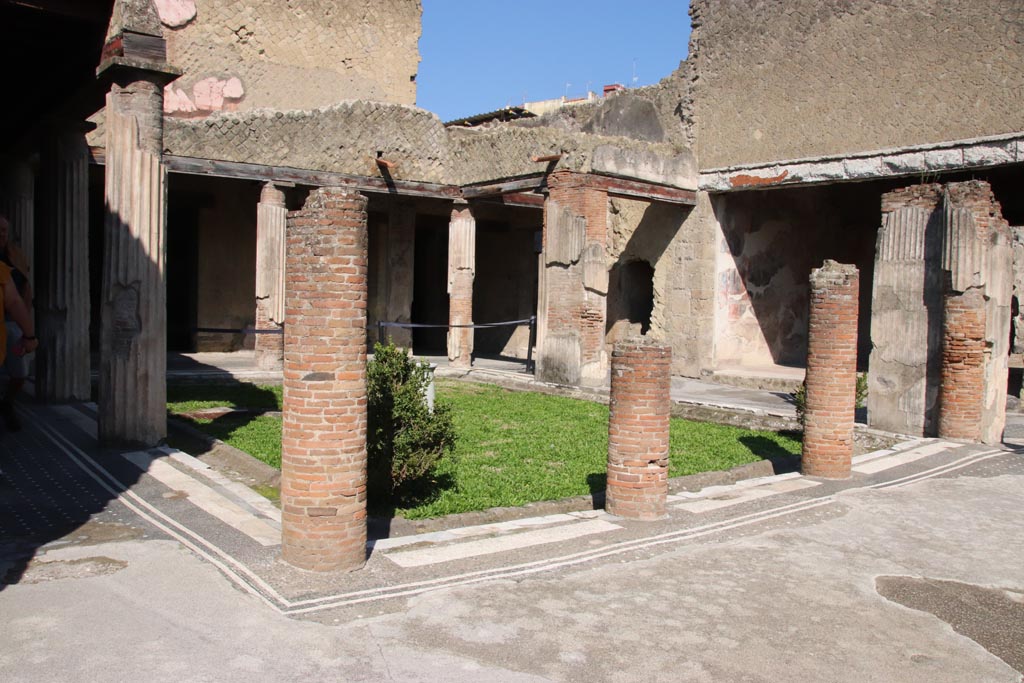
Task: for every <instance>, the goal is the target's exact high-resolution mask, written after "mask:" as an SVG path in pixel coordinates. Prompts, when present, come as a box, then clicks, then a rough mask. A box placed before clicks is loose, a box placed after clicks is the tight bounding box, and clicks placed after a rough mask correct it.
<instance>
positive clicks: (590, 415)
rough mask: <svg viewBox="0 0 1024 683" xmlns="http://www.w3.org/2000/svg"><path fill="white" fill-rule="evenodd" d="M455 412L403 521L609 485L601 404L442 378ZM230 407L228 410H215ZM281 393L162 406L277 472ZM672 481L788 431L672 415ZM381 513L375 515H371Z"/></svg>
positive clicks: (761, 455)
mask: <svg viewBox="0 0 1024 683" xmlns="http://www.w3.org/2000/svg"><path fill="white" fill-rule="evenodd" d="M437 394H438V397H439V398H440V399H442V400H448V401H450V402H451V403H452V404H453V406H454V415H455V428H456V432H457V434H458V443H457V445H456V449H455V457H454V458H451V459H446V460H444V461H442V463H441V464H440V465H439V467H438V469H437V471H436V472H435V474H434V476H433V477H432V478H431V480H430V481H428V482H424V484H423V485H421V486H418V487H416V488H415V489H414V490H412V491H411V492H410V495H408V496H407V497H406V499H405V500H404V501H402V502H401V503H399V505H398V507H396V508H389V509H387V510H381V509H379V506H374V505H373V500H374V498H375V497H376V496H375V495H374V492H373V491H371V492H370V499H371V512H377V513H381V512H384V513H389V514H390V513H394V514H396V515H399V516H402V517H405V518H408V519H421V518H427V517H438V516H442V515H448V514H453V513H461V512H469V511H478V510H486V509H489V508H495V507H514V506H520V505H524V504H527V503H534V502H538V501H550V500H558V499H562V498H571V497H574V496H583V495H595V494H599V493H600V492H602V491H603V490H604V488H605V476H604V474H605V464H606V457H607V447H608V446H607V444H608V427H607V425H608V408H607V407H606V406H604V405H601V404H599V403H594V402H589V401H582V400H578V399H571V398H565V397H560V396H550V395H544V394H537V393H530V392H522V391H516V392H513V391H509V390H507V389H502V388H500V387H496V386H492V385H487V384H476V383H468V382H457V381H451V380H447V381H446V380H441V381H439V382H438V384H437ZM217 408H221V409H223V408H230V409H232V410H230V411H223V410H220V411H217V410H211V409H217ZM280 408H281V388H280V387H274V386H256V385H248V384H232V385H190V386H172V387H169V389H168V409H169V411H170V412H171V413H172V414H173V415H175V416H178V417H179V419H182V420H185V421H187V422H188V423H189V424H191V425H192V426H193V427H194V428H196V429H198V430H200V431H202V432H204V433H205V434H207V435H209V436H211V437H214V438H216V439H219V440H221V441H223V442H225V443H227V444H229V445H231V446H234V447H235V448H238V449H240V450H242V451H245V452H247V453H249V454H250V455H252V456H253V457H255V458H258V459H259V460H262V461H263V462H265V463H267V464H269V465H271V466H273V467H276V468H280V466H281V419H280V416H279V414H277V413H275V412H274V411H279V410H280ZM670 433H671V437H670V438H671V443H670V447H671V451H670V459H669V462H670V470H669V476H671V477H680V476H684V475H692V474H696V473H701V472H713V471H723V470H729V469H732V468H734V467H737V466H740V465H744V464H747V463H752V462H757V461H761V460H764V459H770V460H783V461H785V460H792V459H793V458H795V457H796V456H797V455H798V454H799V452H800V441H799V435H798V434H794V433H792V432H782V433H779V432H772V431H757V430H748V429H742V428H738V427H732V426H725V425H717V424H711V423H704V422H693V421H689V420H684V419H679V418H673V419H672V422H671V430H670ZM375 507H377V508H378V509H374V508H375Z"/></svg>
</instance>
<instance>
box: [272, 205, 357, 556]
mask: <svg viewBox="0 0 1024 683" xmlns="http://www.w3.org/2000/svg"><path fill="white" fill-rule="evenodd" d="M366 259H367V254H366V198H365V197H364V196H362V195H360V194H358V193H355V192H352V191H350V190H345V189H342V188H322V189H319V190H317V191H316V192H314V193H313V194H311V195H310V196H309V199H308V200H307V201H306V205H305V207H303V209H302V210H301V211H295V212H293V213H291V214H289V216H288V233H287V270H286V273H287V278H286V283H285V315H286V316H287V320H288V325H287V326H286V327H285V337H284V343H285V359H284V413H283V425H282V435H281V510H282V516H281V537H282V555H283V557H284V560H285V561H286V562H288V563H290V564H292V565H294V566H296V567H300V568H303V569H311V570H315V571H329V570H335V569H356V568H359V567H361V566H362V565H363V563H364V562H365V560H366V300H367V286H366V276H367V262H366Z"/></svg>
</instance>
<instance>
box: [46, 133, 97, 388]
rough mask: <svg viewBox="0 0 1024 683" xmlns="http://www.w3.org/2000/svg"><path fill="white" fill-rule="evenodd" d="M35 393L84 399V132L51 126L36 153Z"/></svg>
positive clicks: (86, 325) (86, 333)
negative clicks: (37, 334) (36, 335)
mask: <svg viewBox="0 0 1024 683" xmlns="http://www.w3.org/2000/svg"><path fill="white" fill-rule="evenodd" d="M40 158H41V160H40V176H39V187H38V191H39V195H40V197H41V199H42V201H41V202H40V203H39V215H38V222H39V230H38V238H39V239H38V243H39V253H40V272H39V275H38V277H36V279H35V280H36V313H37V319H36V328H37V330H38V333H39V340H40V341H39V352H38V353H37V354H36V396H38V397H40V398H42V399H43V400H46V401H57V402H61V401H88V400H89V395H90V392H91V386H90V381H89V317H90V316H89V307H90V305H89V159H88V148H87V146H86V143H85V135H84V133H82V132H81V131H80V130H75V129H74V127H71V128H69V129H67V130H54V131H53V133H52V134H51V135H50V136H49V138H48V139H47V141H46V142H45V144H44V145H43V149H42V153H41V154H40Z"/></svg>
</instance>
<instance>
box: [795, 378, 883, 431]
mask: <svg viewBox="0 0 1024 683" xmlns="http://www.w3.org/2000/svg"><path fill="white" fill-rule="evenodd" d="M790 396H792V397H793V405H795V406H796V419H797V420H799V422H800V424H801V425H802V424H803V423H804V416H805V415H806V414H807V382H806V381H805V382H804V383H803V384H801V385H800V388H798V389H797V390H796V391H794V392H792V393H791V394H790ZM855 396H856V398H855V399H854V400H855V401H856V402H855V403H854V405H855V406H856V407H857V408H863V407H864V406H865V405H866V403H865V402H866V401H867V398H868V373H866V372H858V373H857V389H856V394H855Z"/></svg>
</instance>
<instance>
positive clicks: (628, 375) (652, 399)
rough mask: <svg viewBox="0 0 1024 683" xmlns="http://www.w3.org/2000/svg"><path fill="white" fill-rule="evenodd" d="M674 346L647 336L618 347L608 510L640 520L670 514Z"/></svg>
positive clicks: (610, 431) (610, 432)
mask: <svg viewBox="0 0 1024 683" xmlns="http://www.w3.org/2000/svg"><path fill="white" fill-rule="evenodd" d="M671 368H672V350H671V348H669V347H668V346H659V345H657V344H654V343H653V342H649V341H647V340H644V339H640V338H634V339H627V340H624V341H621V342H619V343H617V344H616V345H615V349H614V351H613V352H612V386H611V402H610V404H609V416H608V489H607V493H606V499H605V509H606V510H607V511H608V512H609V513H610V514H613V515H618V516H620V517H628V518H631V519H639V520H654V519H661V518H662V517H664V516H665V499H666V497H667V496H668V446H669V443H668V431H669V416H670V412H671V399H670V398H669V385H670V380H671Z"/></svg>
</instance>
